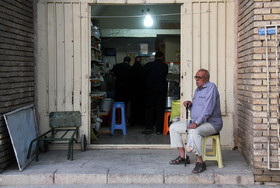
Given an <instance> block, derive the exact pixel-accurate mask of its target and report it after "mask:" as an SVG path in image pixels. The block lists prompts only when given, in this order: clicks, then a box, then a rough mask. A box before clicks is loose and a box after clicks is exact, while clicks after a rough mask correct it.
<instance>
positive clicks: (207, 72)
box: [198, 69, 210, 78]
mask: <svg viewBox="0 0 280 188" xmlns="http://www.w3.org/2000/svg"><path fill="white" fill-rule="evenodd" d="M199 71H204V72H206V77H207V78H210V73H209V71H208V70H206V69H199V70H198V72H199Z"/></svg>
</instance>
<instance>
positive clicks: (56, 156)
mask: <svg viewBox="0 0 280 188" xmlns="http://www.w3.org/2000/svg"><path fill="white" fill-rule="evenodd" d="M222 155H223V164H224V168H218V166H217V162H214V161H206V164H207V170H206V171H205V172H203V173H201V174H193V173H192V172H191V171H192V169H193V168H194V165H195V163H194V161H195V156H194V155H190V159H191V164H188V165H187V166H186V167H185V166H184V165H170V164H169V161H170V160H171V159H174V158H176V157H177V156H178V152H177V151H176V150H174V149H106V150H87V151H85V152H82V151H79V150H75V151H74V160H73V161H70V160H67V159H66V151H53V150H51V151H48V152H46V153H41V154H40V155H39V159H40V160H39V161H38V162H36V161H32V162H31V163H30V164H29V165H28V166H27V167H26V168H25V169H24V170H23V171H22V172H20V171H19V170H18V168H17V164H14V165H11V166H10V167H8V168H7V169H6V170H5V171H4V172H2V173H1V174H0V185H10V186H12V185H15V186H16V185H22V186H23V185H67V184H68V185H69V184H72V185H78V184H79V185H93V184H94V185H99V184H107V185H113V184H115V185H120V184H123V185H125V184H127V185H132V184H134V185H159V184H160V185H173V184H177V185H180V184H185V185H187V184H188V185H198V184H203V185H206V184H207V185H213V184H217V185H225V184H232V185H253V184H254V177H253V173H252V172H251V171H250V169H249V167H248V165H247V164H246V162H245V160H244V158H243V157H242V155H241V154H240V153H239V152H238V151H232V150H223V151H222Z"/></svg>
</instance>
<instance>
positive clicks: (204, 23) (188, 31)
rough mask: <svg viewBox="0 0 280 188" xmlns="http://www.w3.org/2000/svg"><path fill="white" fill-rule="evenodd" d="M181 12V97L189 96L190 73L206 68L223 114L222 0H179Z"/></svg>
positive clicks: (224, 29) (223, 52) (185, 98)
mask: <svg viewBox="0 0 280 188" xmlns="http://www.w3.org/2000/svg"><path fill="white" fill-rule="evenodd" d="M181 13H182V17H181V49H182V60H181V66H182V70H181V88H182V90H181V92H182V93H181V99H182V101H184V100H191V99H192V96H193V93H194V90H195V88H196V84H195V80H194V79H193V77H194V76H195V74H196V72H197V70H199V69H200V68H205V69H208V70H209V72H210V76H211V77H210V81H211V82H214V83H215V84H216V85H217V87H218V90H219V92H220V100H221V110H222V114H223V115H226V113H227V109H226V103H227V101H226V63H227V62H226V56H227V54H226V42H227V41H226V32H227V31H226V28H227V27H226V3H225V2H223V1H216V2H213V1H208V2H205V1H204V2H201V1H193V2H189V3H185V4H183V5H182V8H181ZM233 24H234V23H233V22H232V25H233Z"/></svg>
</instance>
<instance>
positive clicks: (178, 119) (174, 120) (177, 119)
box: [171, 116, 180, 123]
mask: <svg viewBox="0 0 280 188" xmlns="http://www.w3.org/2000/svg"><path fill="white" fill-rule="evenodd" d="M177 121H180V116H176V117H174V118H173V119H172V120H171V123H175V122H177Z"/></svg>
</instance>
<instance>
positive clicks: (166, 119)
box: [162, 111, 171, 135]
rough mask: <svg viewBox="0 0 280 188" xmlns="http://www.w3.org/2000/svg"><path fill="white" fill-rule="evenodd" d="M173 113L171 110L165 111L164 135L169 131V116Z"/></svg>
mask: <svg viewBox="0 0 280 188" xmlns="http://www.w3.org/2000/svg"><path fill="white" fill-rule="evenodd" d="M170 115H171V112H170V111H166V112H165V113H164V124H163V132H162V134H163V135H167V133H168V131H169V126H168V123H169V120H168V118H169V116H170Z"/></svg>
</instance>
